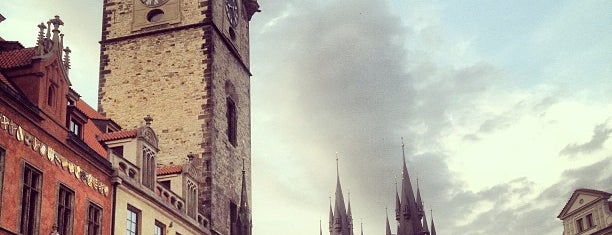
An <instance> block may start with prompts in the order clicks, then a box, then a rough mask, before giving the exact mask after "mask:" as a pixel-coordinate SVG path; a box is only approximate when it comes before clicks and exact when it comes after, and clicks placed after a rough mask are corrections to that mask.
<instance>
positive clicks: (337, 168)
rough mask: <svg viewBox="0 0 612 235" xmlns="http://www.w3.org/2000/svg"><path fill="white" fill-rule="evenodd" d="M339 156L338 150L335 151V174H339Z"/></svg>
mask: <svg viewBox="0 0 612 235" xmlns="http://www.w3.org/2000/svg"><path fill="white" fill-rule="evenodd" d="M338 162H339V157H338V152H336V175H338V176H340V170H339V167H338V165H339V163H338Z"/></svg>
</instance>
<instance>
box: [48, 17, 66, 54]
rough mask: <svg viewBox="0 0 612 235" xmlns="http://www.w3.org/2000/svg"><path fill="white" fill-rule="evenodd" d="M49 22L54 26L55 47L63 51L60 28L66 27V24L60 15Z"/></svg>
mask: <svg viewBox="0 0 612 235" xmlns="http://www.w3.org/2000/svg"><path fill="white" fill-rule="evenodd" d="M49 22H50V23H51V24H53V30H52V32H53V38H52V39H51V40H53V46H54V47H55V48H57V49H61V48H59V47H60V44H61V42H60V36H59V33H60V30H59V27H60V25H64V22H63V21H62V20H60V17H59V16H58V15H56V16H55V17H54V18H53V19H51V20H49Z"/></svg>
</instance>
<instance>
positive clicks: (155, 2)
mask: <svg viewBox="0 0 612 235" xmlns="http://www.w3.org/2000/svg"><path fill="white" fill-rule="evenodd" d="M167 1H168V0H140V2H142V4H145V5H147V6H149V7H156V6H159V5H161V4H164V3H166V2H167Z"/></svg>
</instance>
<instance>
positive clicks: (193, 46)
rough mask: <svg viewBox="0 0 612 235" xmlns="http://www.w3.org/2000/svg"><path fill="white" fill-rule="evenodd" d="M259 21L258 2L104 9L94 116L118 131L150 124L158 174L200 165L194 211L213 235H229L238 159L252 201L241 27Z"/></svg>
mask: <svg viewBox="0 0 612 235" xmlns="http://www.w3.org/2000/svg"><path fill="white" fill-rule="evenodd" d="M258 11H259V5H258V3H257V0H105V1H104V11H103V20H102V39H101V42H100V43H101V49H100V88H99V104H98V105H99V111H100V112H101V113H103V114H105V115H106V116H107V117H110V118H112V119H114V120H115V121H116V122H117V123H118V124H120V125H121V126H123V127H124V128H134V127H137V126H140V125H141V123H140V122H141V117H143V116H146V115H151V117H153V118H154V119H155V122H154V124H153V126H152V127H153V128H154V129H155V130H156V131H157V133H158V134H159V139H160V142H159V145H160V149H161V151H160V153H159V155H158V156H159V157H158V159H157V160H156V161H157V162H158V163H160V164H163V165H172V164H174V165H181V164H182V163H184V162H186V161H187V159H186V157H184V156H187V155H188V154H189V153H195V154H197V155H198V156H199V158H198V159H196V161H198V162H199V167H198V171H199V172H198V174H200V175H201V179H200V180H201V182H200V186H199V201H200V206H199V208H198V210H199V212H200V213H202V214H204V215H205V216H206V217H207V218H209V220H210V223H211V224H210V227H211V230H212V231H213V234H224V235H234V234H237V231H235V228H237V226H236V223H237V222H238V221H239V218H238V217H239V209H240V208H239V206H240V196H241V193H242V192H241V178H242V176H243V174H242V173H241V161H242V159H245V164H246V166H247V168H246V169H247V172H246V174H244V175H246V177H245V183H246V188H247V189H248V191H249V192H246V193H245V194H246V195H249V199H248V200H250V195H251V193H250V189H251V187H250V185H251V184H250V182H251V178H250V176H251V174H250V167H249V166H250V163H251V154H250V152H251V131H250V130H251V126H250V125H251V122H250V90H249V87H250V81H249V79H250V76H251V73H250V61H249V22H250V20H251V17H252V16H253V14H254V13H255V12H258ZM245 205H249V203H246V204H245Z"/></svg>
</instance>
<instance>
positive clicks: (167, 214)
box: [98, 117, 210, 235]
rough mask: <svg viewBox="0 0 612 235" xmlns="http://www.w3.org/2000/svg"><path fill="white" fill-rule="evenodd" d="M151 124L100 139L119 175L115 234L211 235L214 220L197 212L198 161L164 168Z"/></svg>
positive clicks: (116, 177) (115, 183)
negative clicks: (194, 167)
mask: <svg viewBox="0 0 612 235" xmlns="http://www.w3.org/2000/svg"><path fill="white" fill-rule="evenodd" d="M151 121H152V119H151V118H150V117H146V118H145V122H146V124H145V125H143V126H141V127H139V128H135V129H132V130H122V131H117V132H111V133H105V134H102V135H100V136H99V138H98V139H99V140H100V141H101V142H102V143H103V144H104V146H105V147H106V148H107V149H108V153H109V154H108V156H109V160H110V162H111V163H112V165H113V168H114V169H115V171H114V174H113V178H112V181H113V189H114V192H115V193H114V194H113V208H114V212H115V213H114V217H113V218H114V222H113V230H114V231H115V234H128V235H129V234H134V235H137V234H155V235H164V234H210V229H209V228H208V226H209V223H208V220H207V219H206V218H205V217H204V216H203V215H202V214H200V213H198V212H197V208H198V200H197V195H198V187H197V185H198V183H197V180H198V179H197V177H196V174H195V171H194V170H193V166H192V163H193V162H192V161H191V160H192V159H193V156H191V157H189V159H190V161H188V162H185V163H184V164H183V165H173V166H168V167H158V166H157V164H156V160H157V153H158V151H159V148H158V139H157V135H156V134H155V132H154V131H153V129H152V128H151V127H150V125H151Z"/></svg>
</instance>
